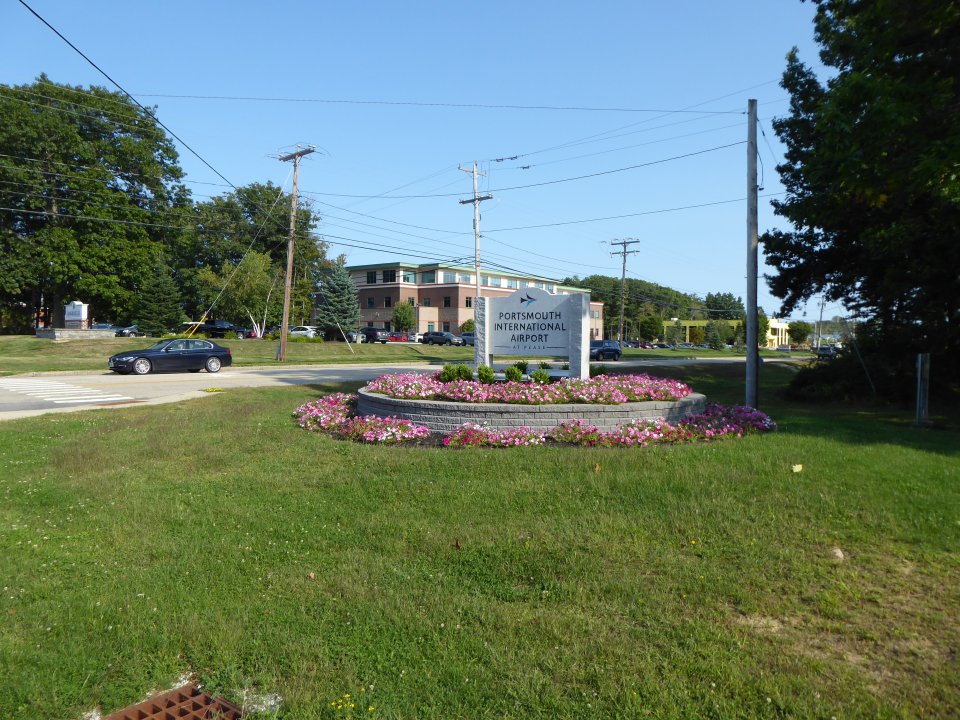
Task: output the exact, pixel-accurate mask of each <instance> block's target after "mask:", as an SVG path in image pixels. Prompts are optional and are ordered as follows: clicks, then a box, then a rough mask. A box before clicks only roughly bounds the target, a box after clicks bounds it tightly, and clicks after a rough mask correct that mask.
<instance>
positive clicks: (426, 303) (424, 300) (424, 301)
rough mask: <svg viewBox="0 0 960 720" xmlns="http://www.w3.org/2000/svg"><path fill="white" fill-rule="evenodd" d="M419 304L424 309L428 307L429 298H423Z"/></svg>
mask: <svg viewBox="0 0 960 720" xmlns="http://www.w3.org/2000/svg"><path fill="white" fill-rule="evenodd" d="M420 302H421V303H422V304H423V306H424V307H430V298H428V297H425V298H424V299H423V300H421V301H420Z"/></svg>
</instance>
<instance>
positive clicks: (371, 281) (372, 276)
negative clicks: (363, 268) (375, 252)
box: [367, 270, 377, 285]
mask: <svg viewBox="0 0 960 720" xmlns="http://www.w3.org/2000/svg"><path fill="white" fill-rule="evenodd" d="M367 284H368V285H376V284H377V271H376V270H371V271H370V272H368V273H367Z"/></svg>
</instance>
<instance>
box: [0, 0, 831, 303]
mask: <svg viewBox="0 0 960 720" xmlns="http://www.w3.org/2000/svg"><path fill="white" fill-rule="evenodd" d="M28 1H29V2H30V5H31V6H32V7H33V8H34V9H35V10H36V11H37V12H38V13H39V14H41V15H42V16H43V17H44V18H46V19H47V21H49V22H50V23H51V24H52V25H53V26H54V27H56V28H57V29H58V30H59V31H60V32H61V33H63V34H64V35H65V36H66V37H67V38H68V39H69V40H70V41H71V42H73V43H74V44H75V45H77V46H78V47H79V48H80V49H81V50H83V51H84V52H85V53H86V54H87V55H88V56H90V58H91V59H92V60H94V61H95V62H96V63H97V64H99V65H100V66H101V67H102V68H103V69H104V70H106V71H107V72H108V73H109V74H110V75H111V76H112V77H113V78H114V79H115V80H117V81H118V82H119V83H120V84H121V85H123V86H124V87H125V88H126V89H127V90H129V91H130V92H131V93H133V94H134V95H135V96H136V97H137V98H138V100H140V101H141V102H142V103H144V104H145V105H156V106H157V107H158V116H159V117H160V119H161V120H162V121H163V122H164V123H165V124H166V125H167V126H168V127H170V128H171V129H172V130H173V131H174V132H175V133H176V134H177V135H178V136H179V137H181V138H182V139H183V140H184V141H185V142H186V143H188V144H189V145H190V146H191V147H192V148H193V149H194V150H196V151H197V152H198V153H199V154H200V155H201V156H202V157H203V158H204V159H205V160H206V161H207V162H209V163H210V164H211V165H212V166H213V167H215V168H216V169H217V170H218V171H219V172H220V173H222V174H223V175H224V176H225V177H226V178H227V179H229V181H230V182H231V183H233V184H235V185H237V186H240V185H245V184H247V183H251V182H265V181H272V182H274V183H276V184H278V185H280V184H285V186H286V187H287V189H289V185H290V178H289V170H290V167H289V164H282V163H280V162H278V161H277V160H276V155H277V154H278V153H282V152H285V151H289V150H290V149H291V148H292V147H293V146H294V145H295V144H297V143H303V144H306V143H311V144H314V145H316V146H317V147H318V149H319V150H320V152H318V153H316V154H315V155H313V156H310V157H309V158H307V159H306V160H305V161H304V163H303V164H302V166H301V176H300V188H301V191H302V192H303V196H304V197H305V198H306V199H308V200H309V201H310V202H312V203H313V204H314V207H315V208H316V210H317V211H318V212H319V213H320V214H321V215H323V216H324V222H323V224H322V225H321V226H320V228H319V229H318V230H319V232H320V233H321V234H322V235H324V236H325V237H326V238H327V239H328V242H329V243H330V245H331V248H330V254H331V256H335V255H338V254H340V253H343V254H345V255H346V256H347V258H348V262H349V263H351V264H355V263H365V262H387V261H390V260H393V259H396V260H404V261H408V262H430V261H435V260H439V259H454V258H458V259H463V260H464V261H466V262H469V263H471V264H472V262H473V230H472V221H473V213H472V207H471V206H470V205H461V204H460V203H459V202H458V200H460V199H466V198H468V197H470V195H471V192H472V185H471V179H470V176H469V175H468V174H467V173H464V172H460V171H459V170H458V169H457V168H458V165H463V166H464V167H466V166H470V165H472V163H473V162H474V161H476V162H477V163H478V164H479V167H480V169H481V171H483V172H485V173H486V175H485V176H483V177H482V178H481V183H480V187H481V190H482V191H484V192H490V193H492V194H493V195H494V198H493V199H492V200H490V201H487V202H484V203H482V205H481V210H482V216H483V217H482V220H481V231H482V233H483V235H484V238H483V240H482V242H481V257H482V261H483V263H484V266H485V267H491V268H493V267H494V265H493V264H496V266H499V267H505V268H512V269H517V270H523V271H529V272H536V273H540V274H543V275H545V276H547V277H552V278H557V279H559V278H562V277H564V276H568V275H579V276H581V277H582V276H585V275H589V274H593V273H599V274H605V275H611V276H619V274H620V258H618V257H612V256H611V255H610V251H611V249H613V248H611V247H610V245H609V244H606V243H609V241H611V240H619V239H624V238H633V239H637V240H639V241H640V243H639V244H637V245H634V246H632V249H637V250H639V251H640V253H639V254H637V255H631V256H630V257H629V260H628V276H629V277H635V278H642V279H644V280H649V281H653V282H657V283H660V284H662V285H666V286H669V287H674V288H676V289H678V290H683V291H687V292H692V293H696V294H698V295H700V296H703V295H705V294H706V293H708V292H732V293H734V294H736V295H739V296H742V297H744V298H745V297H746V280H745V267H746V202H745V200H744V198H745V195H746V146H745V140H746V133H747V128H746V116H745V110H746V105H747V99H748V98H756V99H757V100H758V104H759V116H760V121H761V122H760V126H761V128H762V129H763V131H764V134H762V135H761V136H760V138H759V153H760V160H761V164H762V168H763V170H762V175H763V177H762V186H763V190H762V191H761V201H760V230H761V232H762V231H763V230H765V229H768V228H772V227H783V221H782V220H780V219H779V218H776V217H775V216H774V215H773V213H772V211H771V210H770V208H769V200H768V199H765V198H764V197H763V196H764V195H771V194H775V193H780V192H782V187H781V186H780V184H779V182H778V178H777V175H776V173H775V171H774V166H775V165H776V164H777V163H778V162H780V161H781V160H782V154H781V153H782V148H781V146H780V144H779V143H778V141H777V139H776V136H775V135H774V134H773V130H772V128H771V125H770V120H771V118H773V117H776V116H778V115H783V114H785V113H786V111H787V106H788V97H787V94H786V92H785V91H784V90H783V89H781V88H780V87H779V85H778V82H779V79H780V76H781V74H782V72H783V69H784V65H785V60H784V58H785V55H786V53H787V52H788V51H789V50H790V48H791V47H793V46H797V47H798V48H799V49H800V53H801V58H802V59H803V60H804V61H806V62H807V63H808V64H811V65H814V66H815V67H818V65H819V61H818V58H817V49H816V46H815V44H814V42H813V26H812V17H813V14H814V7H813V5H812V4H811V3H801V2H798V1H796V0H737V1H734V2H728V3H717V2H707V1H700V0H697V1H690V2H683V1H681V2H675V3H642V2H599V3H594V4H591V5H589V6H588V5H587V4H586V3H571V2H551V3H546V2H524V3H518V2H500V1H499V0H492V1H489V2H486V3H483V4H474V5H470V4H468V3H439V2H434V3H427V2H412V3H410V2H408V3H394V2H391V3H387V2H366V3H315V2H275V3H264V2H246V1H235V2H230V3H227V2H192V3H187V2H182V1H181V0H167V1H166V2H163V3H140V2H103V1H101V0H87V1H86V2H83V3H74V2H67V1H66V0H28ZM0 21H2V26H3V28H4V38H5V39H4V43H3V45H2V46H0V60H2V67H3V73H2V76H0V82H3V83H6V84H21V83H27V82H31V81H32V80H33V79H34V78H35V77H36V76H37V75H38V74H40V73H41V72H45V73H47V74H48V75H49V76H50V78H51V79H52V80H54V81H56V82H62V83H69V84H73V85H89V84H99V85H103V86H110V83H109V82H108V81H107V80H106V79H105V78H103V77H102V76H101V75H99V74H98V73H97V72H96V70H95V69H94V68H92V67H90V66H89V65H88V64H87V63H86V62H85V61H84V60H83V59H82V58H81V57H80V56H79V55H77V54H76V53H75V52H74V51H73V50H71V49H70V48H69V47H68V46H67V45H66V44H65V43H64V42H63V41H61V40H60V39H59V38H58V37H56V35H54V34H53V33H52V32H51V31H50V30H48V29H47V28H46V27H44V26H43V25H42V24H41V23H40V22H39V21H38V20H37V19H36V18H34V17H33V16H32V15H31V14H30V13H29V12H28V11H27V10H26V8H24V7H23V6H22V5H20V4H19V3H17V2H7V3H4V5H3V9H2V10H0ZM174 96H180V97H174ZM184 96H194V97H184ZM196 96H204V98H201V97H196ZM215 97H217V98H224V97H232V98H273V100H267V99H258V100H251V99H244V100H240V99H230V100H228V99H214V98H215ZM278 99H281V100H278ZM467 106H470V107H467ZM492 106H501V107H492ZM502 106H523V107H522V108H520V107H502ZM534 106H535V107H536V108H537V109H530V108H532V107H534ZM557 108H577V109H557ZM180 150H181V164H182V166H183V168H184V170H185V171H186V173H187V180H188V181H189V182H188V187H190V188H191V191H192V192H193V193H194V195H195V197H197V198H200V199H203V197H204V196H207V195H216V194H220V193H222V192H226V191H228V190H229V188H228V187H223V186H221V184H222V183H223V181H222V180H221V179H220V178H218V177H217V176H216V175H215V174H214V173H213V172H212V171H211V170H210V169H209V168H207V167H206V166H205V165H204V164H203V162H201V161H200V160H199V159H198V158H196V157H195V156H194V155H192V154H191V153H190V152H189V151H187V150H186V149H184V148H180ZM513 156H517V159H516V160H502V161H498V160H499V159H502V158H511V157H513ZM681 156H686V157H681ZM635 166H640V167H635ZM624 168H632V169H624ZM611 171H614V172H611ZM586 175H593V177H588V178H582V179H572V178H580V177H581V176H586ZM525 185H537V187H528V188H520V187H519V186H525ZM409 196H426V197H409ZM727 201H732V202H727ZM692 206H702V207H692ZM680 208H684V209H680ZM622 216H628V217H622ZM601 218H616V219H602V220H601ZM582 221H588V222H582ZM762 263H763V258H762V256H761V273H762V272H769V271H770V269H769V268H766V267H765V266H763V264H762ZM759 298H760V305H761V306H762V307H763V308H764V309H765V310H766V311H767V312H768V313H773V312H775V311H776V310H777V309H778V307H779V305H778V301H777V300H776V299H775V298H773V297H772V296H771V295H770V293H769V291H768V290H767V288H766V284H765V283H764V282H763V281H762V280H761V284H760V288H759ZM818 311H819V308H818V307H817V308H815V307H814V306H813V304H811V306H810V308H809V310H808V312H807V319H808V320H809V319H815V317H816V315H817V313H818ZM833 314H842V310H841V309H840V308H839V307H836V306H827V308H826V311H825V317H829V316H831V315H833ZM801 315H802V311H798V312H795V313H794V314H793V317H794V318H799V317H800V316H801Z"/></svg>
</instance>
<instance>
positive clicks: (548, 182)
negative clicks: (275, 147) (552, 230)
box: [311, 140, 744, 200]
mask: <svg viewBox="0 0 960 720" xmlns="http://www.w3.org/2000/svg"><path fill="white" fill-rule="evenodd" d="M743 144H744V141H743V140H740V141H737V142H733V143H728V144H726V145H718V146H716V147H712V148H707V149H705V150H697V151H695V152H690V153H684V154H682V155H674V156H672V157H668V158H662V159H660V160H651V161H650V162H646V163H639V164H637V165H629V166H627V167H622V168H615V169H613V170H603V171H601V172H595V173H589V174H587V175H577V176H575V177H568V178H561V179H559V180H546V181H544V182H539V183H530V184H528V185H513V186H511V187H504V188H496V189H493V190H490V191H489V192H506V191H508V190H526V189H528V188H535V187H544V186H546V185H557V184H559V183H565V182H574V181H576V180H586V179H588V178H594V177H600V176H603V175H613V174H615V173H621V172H626V171H628V170H636V169H638V168H643V167H650V166H652V165H662V164H663V163H666V162H672V161H673V160H683V159H685V158H689V157H695V156H697V155H704V154H706V153H709V152H716V151H717V150H725V149H727V148H731V147H736V146H737V145H743ZM311 194H313V195H321V196H323V197H347V198H367V199H375V198H382V199H384V200H405V199H413V198H441V197H458V196H460V195H463V193H439V194H435V195H351V194H345V193H329V192H317V191H312V193H311Z"/></svg>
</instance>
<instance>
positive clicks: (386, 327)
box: [383, 320, 390, 330]
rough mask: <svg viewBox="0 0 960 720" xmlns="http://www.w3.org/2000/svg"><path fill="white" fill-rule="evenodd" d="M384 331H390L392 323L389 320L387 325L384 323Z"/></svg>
mask: <svg viewBox="0 0 960 720" xmlns="http://www.w3.org/2000/svg"><path fill="white" fill-rule="evenodd" d="M383 329H384V330H389V329H390V321H389V320H387V321H386V322H385V323H383Z"/></svg>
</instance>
